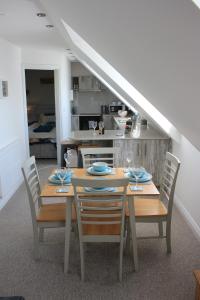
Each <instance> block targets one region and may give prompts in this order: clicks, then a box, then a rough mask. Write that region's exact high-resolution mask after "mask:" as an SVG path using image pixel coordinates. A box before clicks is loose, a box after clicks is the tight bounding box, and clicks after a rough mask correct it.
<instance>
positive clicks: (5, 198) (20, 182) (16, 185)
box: [0, 177, 23, 210]
mask: <svg viewBox="0 0 200 300" xmlns="http://www.w3.org/2000/svg"><path fill="white" fill-rule="evenodd" d="M22 183H23V177H21V178H20V179H19V180H18V181H17V182H16V184H15V185H14V186H12V189H11V190H10V192H9V193H7V194H6V195H5V196H4V197H3V199H0V200H1V201H0V210H1V209H2V208H3V207H4V206H5V205H6V203H7V202H8V201H9V200H10V199H11V197H12V196H13V195H14V193H15V192H16V191H17V190H18V188H19V187H20V185H21V184H22Z"/></svg>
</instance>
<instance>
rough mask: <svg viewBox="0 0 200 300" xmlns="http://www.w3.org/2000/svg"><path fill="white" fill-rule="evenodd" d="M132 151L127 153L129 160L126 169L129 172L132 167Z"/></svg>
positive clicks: (127, 159)
mask: <svg viewBox="0 0 200 300" xmlns="http://www.w3.org/2000/svg"><path fill="white" fill-rule="evenodd" d="M131 156H132V153H129V152H128V153H127V157H126V161H127V168H126V169H125V172H129V171H130V167H131V162H132V158H131Z"/></svg>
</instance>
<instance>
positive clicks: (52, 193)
mask: <svg viewBox="0 0 200 300" xmlns="http://www.w3.org/2000/svg"><path fill="white" fill-rule="evenodd" d="M73 176H75V177H81V178H83V179H84V178H85V179H88V173H87V170H86V169H83V168H81V169H79V168H77V169H76V168H74V169H73ZM123 176H124V171H123V168H116V169H115V174H111V175H106V176H104V177H103V178H105V179H113V180H114V179H118V178H122V177H123ZM89 178H90V179H91V180H93V179H94V178H95V177H94V176H90V177H89ZM142 186H143V190H142V191H132V190H131V189H130V187H128V189H127V193H126V197H127V201H128V207H129V221H130V234H131V241H132V250H133V252H132V254H133V262H134V263H133V267H134V269H135V270H136V271H137V270H138V256H137V239H136V228H135V210H134V203H133V199H134V197H135V196H139V195H140V196H141V195H142V196H150V197H151V196H158V195H159V191H158V190H157V188H156V186H155V185H154V184H153V183H152V182H151V183H150V184H146V185H142ZM109 194H110V193H109ZM40 196H41V197H63V198H65V199H66V223H65V253H64V256H65V257H64V271H65V272H66V273H67V272H68V269H69V249H70V248H69V247H70V232H71V222H72V202H73V199H74V189H73V187H72V186H69V190H68V192H66V193H57V187H56V186H53V185H49V184H48V183H47V184H45V185H44V187H43V188H42V191H41V194H40Z"/></svg>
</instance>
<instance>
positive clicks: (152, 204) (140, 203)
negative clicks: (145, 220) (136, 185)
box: [126, 197, 167, 218]
mask: <svg viewBox="0 0 200 300" xmlns="http://www.w3.org/2000/svg"><path fill="white" fill-rule="evenodd" d="M134 207H135V217H136V218H137V217H156V216H166V215H167V209H166V207H165V206H164V204H163V202H162V201H161V200H160V199H155V198H139V197H137V198H135V199H134ZM126 215H127V216H129V211H128V209H127V211H126Z"/></svg>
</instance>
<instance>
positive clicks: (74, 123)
mask: <svg viewBox="0 0 200 300" xmlns="http://www.w3.org/2000/svg"><path fill="white" fill-rule="evenodd" d="M71 128H72V131H75V130H79V116H71Z"/></svg>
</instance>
